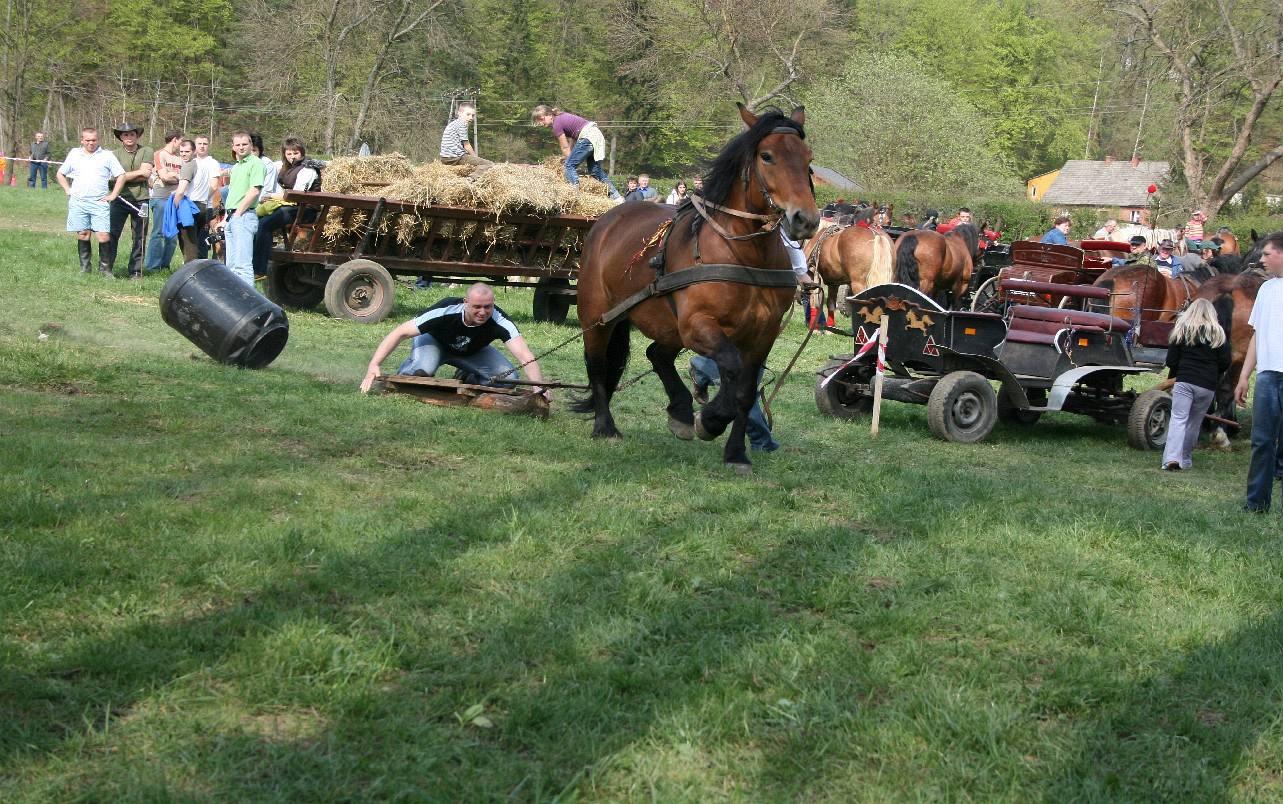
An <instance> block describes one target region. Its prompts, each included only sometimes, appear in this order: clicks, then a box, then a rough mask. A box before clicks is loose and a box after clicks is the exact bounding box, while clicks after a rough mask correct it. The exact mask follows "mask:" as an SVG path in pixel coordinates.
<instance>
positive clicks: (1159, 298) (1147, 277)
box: [1092, 262, 1199, 327]
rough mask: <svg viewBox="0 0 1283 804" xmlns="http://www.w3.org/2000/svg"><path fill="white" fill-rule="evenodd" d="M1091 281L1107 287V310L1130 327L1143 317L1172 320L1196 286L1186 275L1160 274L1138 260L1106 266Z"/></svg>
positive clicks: (1154, 319) (1191, 295) (1150, 319)
mask: <svg viewBox="0 0 1283 804" xmlns="http://www.w3.org/2000/svg"><path fill="white" fill-rule="evenodd" d="M1092 284H1094V285H1095V286H1096V287H1101V288H1108V289H1109V312H1110V313H1111V314H1112V315H1113V316H1115V317H1116V318H1121V319H1123V320H1124V321H1130V322H1132V326H1133V327H1135V326H1137V325H1139V324H1141V323H1142V322H1145V321H1174V320H1175V319H1176V316H1177V315H1178V314H1179V313H1180V311H1181V310H1184V309H1185V307H1186V306H1187V305H1188V304H1189V303H1190V300H1191V299H1193V298H1194V291H1195V290H1197V289H1198V286H1199V285H1198V283H1197V282H1196V281H1194V280H1193V279H1191V278H1190V277H1189V276H1187V275H1184V274H1182V275H1181V276H1178V277H1175V278H1173V277H1169V276H1163V274H1162V273H1160V272H1159V270H1158V269H1157V268H1156V267H1154V266H1153V265H1149V264H1147V263H1139V262H1138V263H1128V264H1126V265H1119V266H1116V267H1114V268H1110V269H1109V270H1107V271H1105V272H1104V273H1103V274H1101V275H1100V277H1099V278H1097V279H1096V281H1095V282H1093V283H1092Z"/></svg>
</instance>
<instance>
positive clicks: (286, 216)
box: [254, 204, 298, 276]
mask: <svg viewBox="0 0 1283 804" xmlns="http://www.w3.org/2000/svg"><path fill="white" fill-rule="evenodd" d="M297 217H298V207H296V206H294V205H292V204H290V205H287V206H281V207H277V208H276V209H274V210H272V212H271V213H270V214H268V215H264V216H263V217H261V218H259V219H258V231H257V232H256V233H255V234H254V273H255V274H257V275H258V276H266V275H267V265H268V263H270V262H271V261H272V241H273V240H274V239H275V235H276V233H277V232H278V231H280V230H281V229H288V228H290V226H291V225H292V224H293V223H294V219H295V218H297Z"/></svg>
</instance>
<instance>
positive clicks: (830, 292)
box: [806, 207, 894, 324]
mask: <svg viewBox="0 0 1283 804" xmlns="http://www.w3.org/2000/svg"><path fill="white" fill-rule="evenodd" d="M869 209H872V207H870V208H869ZM835 229H837V231H834V230H835ZM892 248H893V246H892V243H891V237H890V235H888V234H887V233H886V232H882V231H879V230H877V229H872V228H870V227H868V226H860V225H855V226H847V227H845V228H842V229H839V228H838V227H836V226H830V227H827V228H825V229H822V230H821V231H820V232H819V233H818V234H817V235H816V236H815V237H813V238H811V240H810V241H808V242H807V244H806V259H807V264H809V265H814V266H815V272H816V275H817V276H816V279H817V281H818V282H819V283H820V284H822V285H824V287H825V290H826V296H827V299H826V301H825V307H826V309H827V310H828V315H829V323H830V324H835V323H836V321H837V319H836V318H835V315H836V314H837V305H838V295H839V293H840V288H841V286H842V285H849V286H850V290H849V291H848V293H859V292H860V291H862V290H864V289H865V288H869V287H873V286H874V285H882V284H885V283H887V282H890V281H891V280H892V276H893V273H892V264H893V260H894V257H893V254H892Z"/></svg>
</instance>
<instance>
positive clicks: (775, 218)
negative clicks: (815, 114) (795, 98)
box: [690, 126, 802, 240]
mask: <svg viewBox="0 0 1283 804" xmlns="http://www.w3.org/2000/svg"><path fill="white" fill-rule="evenodd" d="M770 133H771V134H793V135H794V136H797V137H799V138H800V137H801V136H802V132H800V131H798V130H797V129H796V128H794V127H793V126H776V127H775V128H773V129H771V131H770ZM748 171H749V168H748V165H745V166H744V172H743V181H744V189H745V191H747V190H748ZM753 177H754V178H756V179H757V189H758V191H759V192H761V194H762V198H764V199H765V200H766V205H767V206H768V207H769V208H771V209H772V210H774V212H773V213H771V214H768V215H760V214H758V213H756V212H744V211H743V210H738V209H731V208H730V207H724V206H722V205H721V204H714V203H713V202H712V201H705V200H704V199H703V198H702V197H701V196H699V195H696V194H693V193H692V194H691V197H690V199H691V205H692V206H694V207H695V211H696V212H698V213H699V215H700V217H701V218H703V219H704V220H705V221H707V222H708V224H709V225H710V226H712V227H713V231H715V232H717V233H718V234H719V235H721V236H722V238H723V239H725V240H750V239H752V238H754V237H761V236H762V235H767V234H770V233H771V232H774V231H775V230H776V229H778V228H779V226H780V221H782V220H783V219H784V210H782V209H780V208H779V206H778V205H777V204H776V203H775V199H774V198H772V197H771V191H770V190H769V189H767V187H766V181H765V180H764V179H762V173H761V171H760V170H758V168H757V160H756V159H754V160H753ZM710 209H712V210H716V211H717V212H724V213H726V214H727V215H733V216H735V217H737V218H745V219H747V220H752V221H765V224H764V225H763V226H762V227H761V228H760V229H759V230H757V231H756V232H749V233H748V234H745V235H733V234H731V233H730V232H728V231H726V229H724V228H723V227H722V226H721V225H720V224H719V223H718V222H717V221H715V220H713V218H712V216H710V215H709V214H708V212H707V210H710Z"/></svg>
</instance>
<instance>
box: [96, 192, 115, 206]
mask: <svg viewBox="0 0 1283 804" xmlns="http://www.w3.org/2000/svg"><path fill="white" fill-rule="evenodd" d="M98 200H99V201H101V202H103V203H104V204H110V203H111V202H112V201H115V200H116V194H115V193H107V194H106V195H104V196H103V197H102V198H100V199H98Z"/></svg>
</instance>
